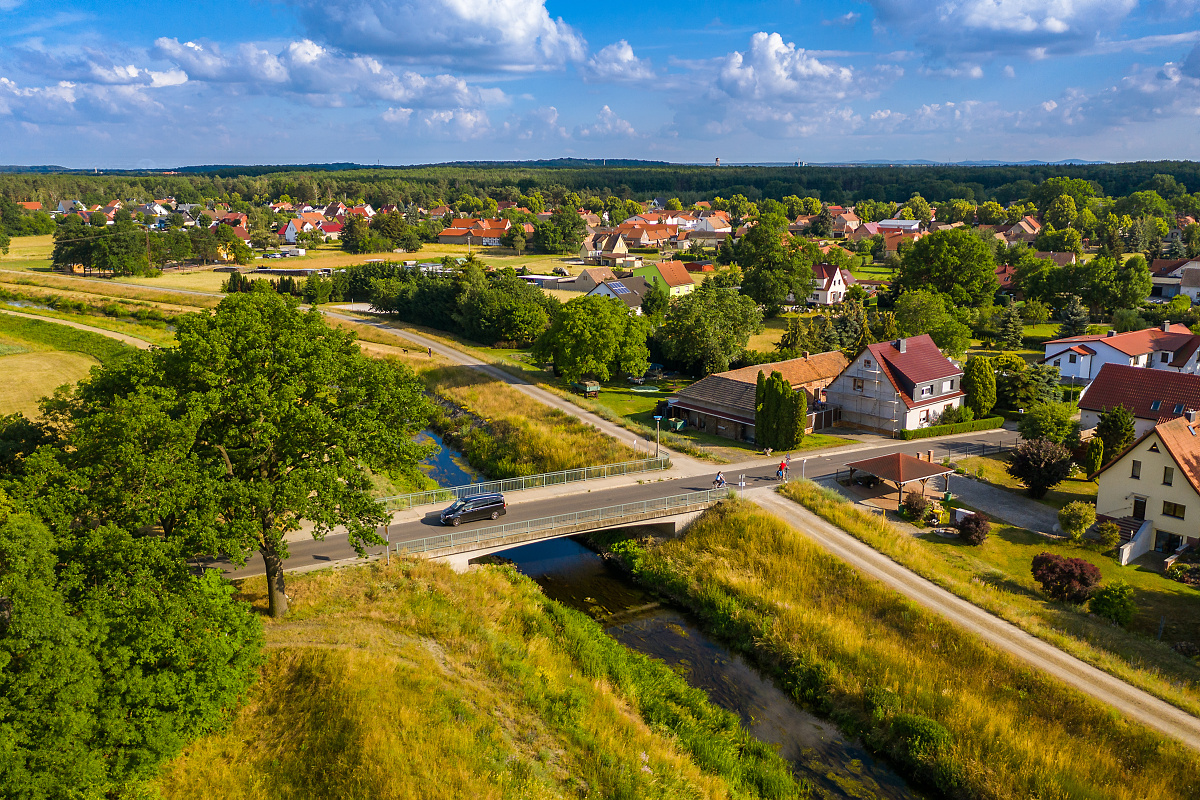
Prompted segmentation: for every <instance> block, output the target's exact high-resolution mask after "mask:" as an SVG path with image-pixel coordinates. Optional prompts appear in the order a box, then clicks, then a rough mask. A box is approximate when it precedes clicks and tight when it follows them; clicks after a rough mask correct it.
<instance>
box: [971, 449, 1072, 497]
mask: <svg viewBox="0 0 1200 800" xmlns="http://www.w3.org/2000/svg"><path fill="white" fill-rule="evenodd" d="M1011 457H1012V454H1011V453H998V454H996V455H994V456H967V457H965V458H959V459H956V460H955V462H954V463H955V465H956V466H958V467H961V468H962V469H964V470H966V472H967V474H968V475H974V476H976V477H979V478H981V479H982V480H984V481H986V482H988V483H990V484H992V485H993V486H999V487H1000V488H1001V489H1005V490H1006V491H1010V492H1013V493H1016V494H1020V495H1021V496H1023V497H1025V498H1026V499H1032V498H1029V497H1028V495H1026V494H1025V487H1024V486H1023V485H1021V483H1020V482H1019V481H1018V480H1017V479H1016V478H1014V477H1013V476H1011V475H1009V474H1008V469H1007V467H1008V462H1009V459H1010V458H1011ZM1076 500H1086V501H1088V502H1090V503H1095V502H1096V483H1095V481H1086V480H1077V479H1075V478H1068V479H1067V480H1065V481H1063V482H1062V483H1060V484H1059V485H1058V486H1056V487H1054V488H1053V489H1051V490H1050V491H1049V492H1047V493H1046V496H1045V497H1043V498H1041V499H1040V500H1037V501H1035V502H1038V503H1042V504H1043V505H1047V506H1050V507H1051V508H1055V509H1059V508H1062V507H1063V506H1065V505H1066V504H1067V503H1073V502H1075V501H1076Z"/></svg>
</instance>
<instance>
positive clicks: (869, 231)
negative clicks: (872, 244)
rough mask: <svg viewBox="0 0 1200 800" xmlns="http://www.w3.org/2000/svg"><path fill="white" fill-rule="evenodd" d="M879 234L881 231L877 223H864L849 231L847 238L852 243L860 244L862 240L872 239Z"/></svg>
mask: <svg viewBox="0 0 1200 800" xmlns="http://www.w3.org/2000/svg"><path fill="white" fill-rule="evenodd" d="M880 233H883V231H881V230H880V229H879V223H878V222H864V223H863V224H861V225H859V226H858V227H857V228H855V229H854V230H852V231H850V233H849V234H848V238H849V239H850V240H851V241H853V242H861V241H862V240H863V239H870V238H873V237H875V236H877V235H879V234H880Z"/></svg>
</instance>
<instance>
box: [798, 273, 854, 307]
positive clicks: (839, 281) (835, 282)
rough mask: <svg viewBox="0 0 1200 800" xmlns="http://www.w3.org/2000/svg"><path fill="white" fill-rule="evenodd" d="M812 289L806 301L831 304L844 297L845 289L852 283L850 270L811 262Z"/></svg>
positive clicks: (821, 304) (840, 300)
mask: <svg viewBox="0 0 1200 800" xmlns="http://www.w3.org/2000/svg"><path fill="white" fill-rule="evenodd" d="M812 272H813V290H812V294H810V295H809V296H808V302H810V303H816V304H817V305H820V306H831V305H833V304H834V303H840V302H842V301H843V300H845V299H846V290H847V289H849V288H850V287H851V286H852V285H854V283H855V282H856V281H855V280H854V276H853V275H851V274H850V270H846V269H839V268H838V267H835V266H833V265H832V264H813V267H812Z"/></svg>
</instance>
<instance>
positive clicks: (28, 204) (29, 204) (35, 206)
mask: <svg viewBox="0 0 1200 800" xmlns="http://www.w3.org/2000/svg"><path fill="white" fill-rule="evenodd" d="M17 205H19V206H20V207H21V208H23V209H25V210H26V211H41V210H42V204H41V203H39V202H37V201H36V200H22V201H21V202H19V203H17Z"/></svg>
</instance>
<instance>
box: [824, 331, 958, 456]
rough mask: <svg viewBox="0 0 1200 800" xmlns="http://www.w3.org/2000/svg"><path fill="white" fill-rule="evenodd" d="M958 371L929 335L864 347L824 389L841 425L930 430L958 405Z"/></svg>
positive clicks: (884, 430) (956, 366)
mask: <svg viewBox="0 0 1200 800" xmlns="http://www.w3.org/2000/svg"><path fill="white" fill-rule="evenodd" d="M962 375H963V371H962V370H961V369H960V368H959V367H958V365H957V364H955V363H954V362H953V361H951V360H950V359H948V358H946V356H944V355H942V351H941V350H939V349H938V347H937V345H936V344H934V343H933V339H931V338H930V337H929V334H921V335H920V336H910V337H909V338H907V339H897V340H895V341H891V342H879V343H877V344H873V345H869V346H868V347H867V349H865V350H863V351H862V352H861V353H859V354H858V357H857V358H855V359H854V360H853V361H852V362H850V366H848V367H846V369H844V370H843V371H842V373H841V374H840V375H838V376H837V377H836V378H834V379H833V382H832V383H830V384H829V386H828V387H827V388H826V389H825V398H826V401H827V402H828V403H830V404H831V405H835V406H841V409H842V420H843V421H844V422H848V423H851V424H853V425H857V426H859V427H862V428H867V429H870V430H876V431H881V432H883V433H891V434H895V433H896V432H898V431H902V430H913V429H915V428H927V427H929V426H930V425H936V424H937V423H938V420H939V419H940V418H941V416H942V414H944V413H945V412H947V411H949V410H950V409H953V408H958V407H959V406H961V405H962V403H963V397H964V395H963V391H962V388H961V386H960V381H961V379H962Z"/></svg>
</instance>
